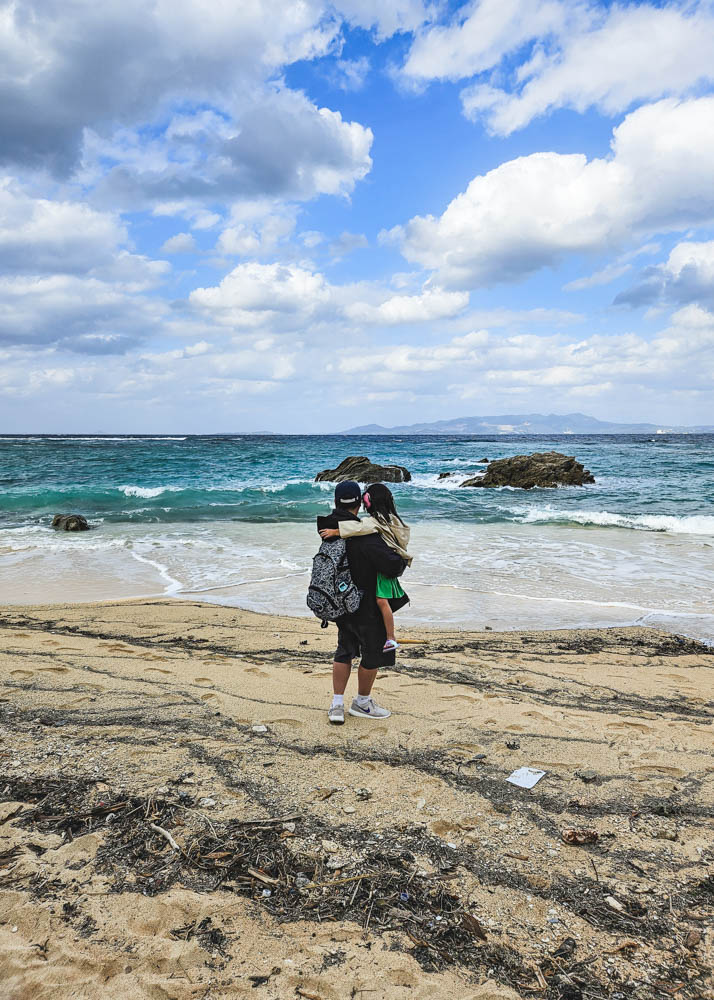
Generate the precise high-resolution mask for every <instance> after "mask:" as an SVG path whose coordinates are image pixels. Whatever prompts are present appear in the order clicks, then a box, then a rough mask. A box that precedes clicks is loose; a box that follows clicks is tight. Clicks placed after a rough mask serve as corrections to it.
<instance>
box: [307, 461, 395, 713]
mask: <svg viewBox="0 0 714 1000" xmlns="http://www.w3.org/2000/svg"><path fill="white" fill-rule="evenodd" d="M367 492H369V491H367ZM361 503H362V492H361V490H360V487H359V485H358V484H357V483H355V482H352V481H351V480H348V481H346V482H342V483H338V484H337V487H336V488H335V507H334V510H333V511H332V513H331V514H330V515H329V516H328V517H318V519H317V528H318V531H319V532H320V534H321V535H322V537H323V538H334V537H337V535H339V533H340V532H339V523H340V521H348V520H351V521H359V517H358V516H357V514H358V511H359V509H360V505H361ZM346 546H347V560H348V562H349V567H350V573H351V576H352V579H353V581H354V583H355V585H356V586H357V587H358V588H359V589H360V590H361V591H362V593H363V596H362V600H361V601H360V605H359V608H358V609H357V611H355V612H353V613H352V614H349V615H344V616H343V617H342V618H340V619H338V621H337V649H336V650H335V654H334V658H333V664H332V681H333V691H334V696H333V699H332V705H331V706H330V709H329V711H328V718H329V721H330V722H331V723H333V724H334V725H342V724H343V723H344V721H345V708H344V694H345V689H346V687H347V682H348V680H349V677H350V673H351V672H352V660H353V659H354V658H355V657H358V656H361V662H360V665H359V670H358V674H357V692H358V693H357V697H356V698H355V699H354V700H353V701H352V704H351V706H350V709H349V714H350V715H354V716H357V717H358V718H365V719H388V718H389V716H390V715H391V712H390V711H389V710H388V709H386V708H382V707H381V706H380V705H378V704H377V703H376V702H375V701H374V699H373V698H372V686H373V685H374V680H375V677H376V675H377V670H378V669H379V668H380V667H393V666H394V659H395V650H394V648H386V649H385V644H386V642H387V630H386V628H385V624H384V618H383V616H382V613H381V611H380V609H379V606H378V604H377V581H378V576H381V577H389V578H396V577H398V576H400V575H401V574H402V573H403V572H404V569H405V566H406V561H405V560H404V559H403V558H402V556H401V555H400V554H399V552H397V551H396V550H395V549H393V548H390V546H389V545H387V543H386V542H385V541H384V539H383V538H382V536H381V535H380V534H379V533H378V532H375V533H372V534H364V535H350V536H348V537H347V540H346ZM400 589H401V588H400ZM408 600H409V598H408V597H407V595H406V594H404V593H403V592H402V595H401V596H400V597H394V598H390V602H389V603H390V606H391V609H392V611H397V610H399V608H401V607H403V606H404V605H405V604H406V603H407V602H408Z"/></svg>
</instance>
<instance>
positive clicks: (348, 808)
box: [342, 806, 357, 813]
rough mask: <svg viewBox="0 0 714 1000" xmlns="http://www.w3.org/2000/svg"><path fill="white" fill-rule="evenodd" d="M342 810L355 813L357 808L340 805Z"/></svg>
mask: <svg viewBox="0 0 714 1000" xmlns="http://www.w3.org/2000/svg"><path fill="white" fill-rule="evenodd" d="M342 812H343V813H355V812H357V810H356V809H355V807H354V806H343V807H342Z"/></svg>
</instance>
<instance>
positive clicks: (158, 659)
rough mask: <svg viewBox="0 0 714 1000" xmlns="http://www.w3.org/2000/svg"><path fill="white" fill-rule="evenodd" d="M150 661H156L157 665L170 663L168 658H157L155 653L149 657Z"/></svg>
mask: <svg viewBox="0 0 714 1000" xmlns="http://www.w3.org/2000/svg"><path fill="white" fill-rule="evenodd" d="M148 659H150V660H154V661H155V662H156V663H168V662H169V658H168V656H156V654H155V653H151V654H150V655H149V657H148Z"/></svg>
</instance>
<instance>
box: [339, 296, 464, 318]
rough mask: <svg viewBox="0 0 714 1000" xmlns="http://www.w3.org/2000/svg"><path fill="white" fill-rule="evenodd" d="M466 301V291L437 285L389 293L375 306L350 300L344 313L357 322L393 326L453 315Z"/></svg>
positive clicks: (460, 310) (461, 310)
mask: <svg viewBox="0 0 714 1000" xmlns="http://www.w3.org/2000/svg"><path fill="white" fill-rule="evenodd" d="M468 304H469V296H468V293H467V292H445V291H444V290H443V289H441V288H428V289H426V290H425V291H423V292H422V293H421V294H420V295H392V296H391V297H390V298H388V299H385V300H384V302H380V303H379V305H371V304H370V303H367V302H353V303H350V304H348V305H347V306H346V307H345V315H346V316H348V317H349V319H351V320H354V321H355V322H357V323H373V324H375V325H380V326H381V325H385V326H393V325H395V324H399V323H423V322H426V321H428V320H434V319H444V318H446V317H451V316H456V315H458V314H459V313H460V312H463V310H464V309H465V308H466V307H467V306H468Z"/></svg>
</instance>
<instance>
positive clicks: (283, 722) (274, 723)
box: [271, 719, 305, 729]
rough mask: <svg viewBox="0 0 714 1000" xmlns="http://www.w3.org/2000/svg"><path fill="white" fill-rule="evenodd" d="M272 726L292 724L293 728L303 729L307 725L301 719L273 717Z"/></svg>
mask: <svg viewBox="0 0 714 1000" xmlns="http://www.w3.org/2000/svg"><path fill="white" fill-rule="evenodd" d="M271 725H272V726H290V727H292V728H293V729H302V727H303V726H304V725H305V723H304V722H301V721H300V720H299V719H273V720H272V722H271Z"/></svg>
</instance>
